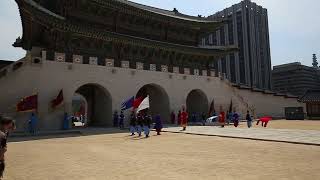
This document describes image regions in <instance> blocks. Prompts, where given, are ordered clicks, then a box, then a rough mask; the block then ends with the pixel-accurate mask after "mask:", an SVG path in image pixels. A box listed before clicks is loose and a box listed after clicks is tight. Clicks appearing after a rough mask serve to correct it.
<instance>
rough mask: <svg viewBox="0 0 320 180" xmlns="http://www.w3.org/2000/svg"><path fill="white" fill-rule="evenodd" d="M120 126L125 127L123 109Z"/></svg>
mask: <svg viewBox="0 0 320 180" xmlns="http://www.w3.org/2000/svg"><path fill="white" fill-rule="evenodd" d="M119 128H120V129H123V128H124V114H123V111H121V114H120V121H119Z"/></svg>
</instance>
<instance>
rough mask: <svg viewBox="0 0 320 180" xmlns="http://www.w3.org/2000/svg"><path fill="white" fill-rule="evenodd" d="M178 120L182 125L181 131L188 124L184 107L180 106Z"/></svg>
mask: <svg viewBox="0 0 320 180" xmlns="http://www.w3.org/2000/svg"><path fill="white" fill-rule="evenodd" d="M180 122H181V126H182V131H185V130H186V129H187V124H188V113H187V112H186V111H185V107H182V112H181V116H180Z"/></svg>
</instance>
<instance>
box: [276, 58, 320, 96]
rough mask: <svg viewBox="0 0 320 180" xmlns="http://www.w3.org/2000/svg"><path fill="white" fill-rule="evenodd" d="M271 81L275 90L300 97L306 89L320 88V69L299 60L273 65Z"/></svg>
mask: <svg viewBox="0 0 320 180" xmlns="http://www.w3.org/2000/svg"><path fill="white" fill-rule="evenodd" d="M272 83H273V90H274V91H275V92H278V93H284V94H286V93H289V94H292V95H295V96H300V97H301V96H303V95H304V94H305V93H306V92H307V91H308V90H319V89H320V69H319V68H315V67H309V66H305V65H302V64H301V63H300V62H295V63H289V64H283V65H279V66H274V67H273V71H272Z"/></svg>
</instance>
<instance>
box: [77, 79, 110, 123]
mask: <svg viewBox="0 0 320 180" xmlns="http://www.w3.org/2000/svg"><path fill="white" fill-rule="evenodd" d="M76 94H79V95H81V96H82V97H84V98H85V101H86V104H85V105H86V107H85V109H86V122H87V124H86V125H87V126H103V127H106V126H110V127H112V98H111V95H110V93H109V92H108V91H107V90H106V89H105V88H104V87H103V86H101V85H98V84H85V85H82V86H81V87H79V88H78V89H77V90H76V91H75V95H76Z"/></svg>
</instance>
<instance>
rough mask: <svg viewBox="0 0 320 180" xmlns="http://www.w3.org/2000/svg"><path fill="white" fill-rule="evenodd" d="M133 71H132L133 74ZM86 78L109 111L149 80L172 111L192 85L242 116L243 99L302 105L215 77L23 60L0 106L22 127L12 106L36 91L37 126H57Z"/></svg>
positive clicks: (272, 106)
mask: <svg viewBox="0 0 320 180" xmlns="http://www.w3.org/2000/svg"><path fill="white" fill-rule="evenodd" d="M133 71H135V73H132V72H133ZM88 83H94V84H99V85H101V86H103V87H104V88H105V89H107V90H108V92H109V93H110V95H111V97H112V108H113V110H112V111H114V110H119V109H120V106H121V103H122V102H123V100H125V99H128V98H129V97H131V96H134V95H136V93H137V92H138V91H139V89H140V88H141V87H143V86H144V85H147V84H157V85H159V86H161V87H162V88H163V89H164V90H165V91H166V93H167V94H168V96H169V102H170V109H171V110H174V111H178V110H179V109H181V106H182V105H185V104H186V99H187V96H188V93H189V92H191V91H192V90H194V89H200V90H202V91H203V92H204V93H205V94H206V95H207V98H208V102H209V105H210V103H211V101H212V100H213V99H214V100H215V107H216V110H219V107H220V106H223V108H224V110H225V111H226V110H228V108H229V105H230V102H231V99H232V101H233V104H234V106H236V108H237V110H238V111H240V112H241V114H242V115H243V116H244V115H245V114H244V113H245V112H246V110H247V107H246V105H245V103H247V104H249V106H250V107H254V109H255V114H256V115H257V116H261V115H271V116H277V117H280V116H281V117H283V116H284V107H288V106H293V107H295V106H300V107H301V106H304V104H301V103H299V102H297V100H296V99H286V98H284V97H276V96H273V95H266V94H263V93H259V92H251V91H249V90H239V89H237V88H235V87H232V86H231V85H229V84H228V83H227V82H226V81H224V80H221V79H220V78H218V77H208V76H196V75H185V74H176V73H168V72H157V71H146V70H134V69H128V68H115V67H107V66H98V65H88V64H79V63H66V62H56V61H45V60H44V61H42V63H41V64H32V63H30V62H29V61H27V62H26V63H25V64H24V65H23V67H21V68H20V69H18V70H16V71H15V72H9V74H8V75H7V76H5V77H2V78H0V85H1V88H0V99H1V100H0V111H1V112H2V113H4V114H7V115H9V116H13V117H15V118H16V120H17V124H18V128H19V130H23V129H25V128H26V127H27V119H28V116H29V113H16V112H15V105H16V103H17V102H18V101H19V100H20V98H21V97H24V96H29V95H31V94H33V93H38V95H39V112H38V113H39V119H40V120H39V128H40V129H45V130H49V129H60V128H61V127H62V119H63V112H64V111H67V112H71V108H72V107H71V106H72V97H73V95H74V93H75V91H76V90H77V89H78V88H79V87H80V86H82V85H85V84H88ZM61 89H63V92H64V98H65V103H64V106H63V107H61V108H60V109H58V110H55V111H53V110H52V109H51V108H50V101H51V100H52V99H53V98H55V97H56V96H57V94H58V93H59V91H60V90H61ZM239 97H242V99H243V100H240V98H239ZM110 118H111V117H110Z"/></svg>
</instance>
